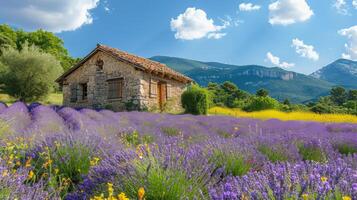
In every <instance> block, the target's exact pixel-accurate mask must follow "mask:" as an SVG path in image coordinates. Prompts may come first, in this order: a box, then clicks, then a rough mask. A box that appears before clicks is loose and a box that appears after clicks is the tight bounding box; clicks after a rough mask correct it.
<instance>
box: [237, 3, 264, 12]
mask: <svg viewBox="0 0 357 200" xmlns="http://www.w3.org/2000/svg"><path fill="white" fill-rule="evenodd" d="M260 8H261V6H260V5H254V4H252V3H241V4H239V10H240V11H254V10H259V9H260Z"/></svg>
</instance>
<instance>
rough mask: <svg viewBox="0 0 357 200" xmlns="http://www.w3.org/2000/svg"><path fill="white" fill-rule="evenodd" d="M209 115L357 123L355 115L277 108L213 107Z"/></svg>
mask: <svg viewBox="0 0 357 200" xmlns="http://www.w3.org/2000/svg"><path fill="white" fill-rule="evenodd" d="M209 114H211V115H228V116H234V117H247V118H257V119H262V120H267V119H272V118H275V119H279V120H282V121H289V120H295V121H316V122H328V123H357V116H354V115H348V114H317V113H311V112H290V113H286V112H281V111H277V110H263V111H257V112H244V111H242V110H240V109H230V108H222V107H214V108H211V109H209Z"/></svg>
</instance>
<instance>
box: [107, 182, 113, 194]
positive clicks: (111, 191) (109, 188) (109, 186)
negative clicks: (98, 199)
mask: <svg viewBox="0 0 357 200" xmlns="http://www.w3.org/2000/svg"><path fill="white" fill-rule="evenodd" d="M107 186H108V194H109V197H112V196H113V193H114V189H113V183H107Z"/></svg>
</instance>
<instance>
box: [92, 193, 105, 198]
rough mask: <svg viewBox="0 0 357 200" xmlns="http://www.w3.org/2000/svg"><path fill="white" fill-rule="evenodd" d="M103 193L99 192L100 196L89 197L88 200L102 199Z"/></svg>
mask: <svg viewBox="0 0 357 200" xmlns="http://www.w3.org/2000/svg"><path fill="white" fill-rule="evenodd" d="M104 199H105V198H104V194H103V193H102V194H100V196H94V197H93V198H90V200H104Z"/></svg>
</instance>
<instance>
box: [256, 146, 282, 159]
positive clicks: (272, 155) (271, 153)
mask: <svg viewBox="0 0 357 200" xmlns="http://www.w3.org/2000/svg"><path fill="white" fill-rule="evenodd" d="M258 150H259V151H260V152H261V153H262V154H263V155H265V156H266V157H267V158H268V159H269V160H270V161H271V162H274V163H275V162H281V161H287V160H288V157H287V156H286V155H285V154H284V152H283V150H281V149H273V148H271V147H269V146H267V145H260V146H259V147H258Z"/></svg>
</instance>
